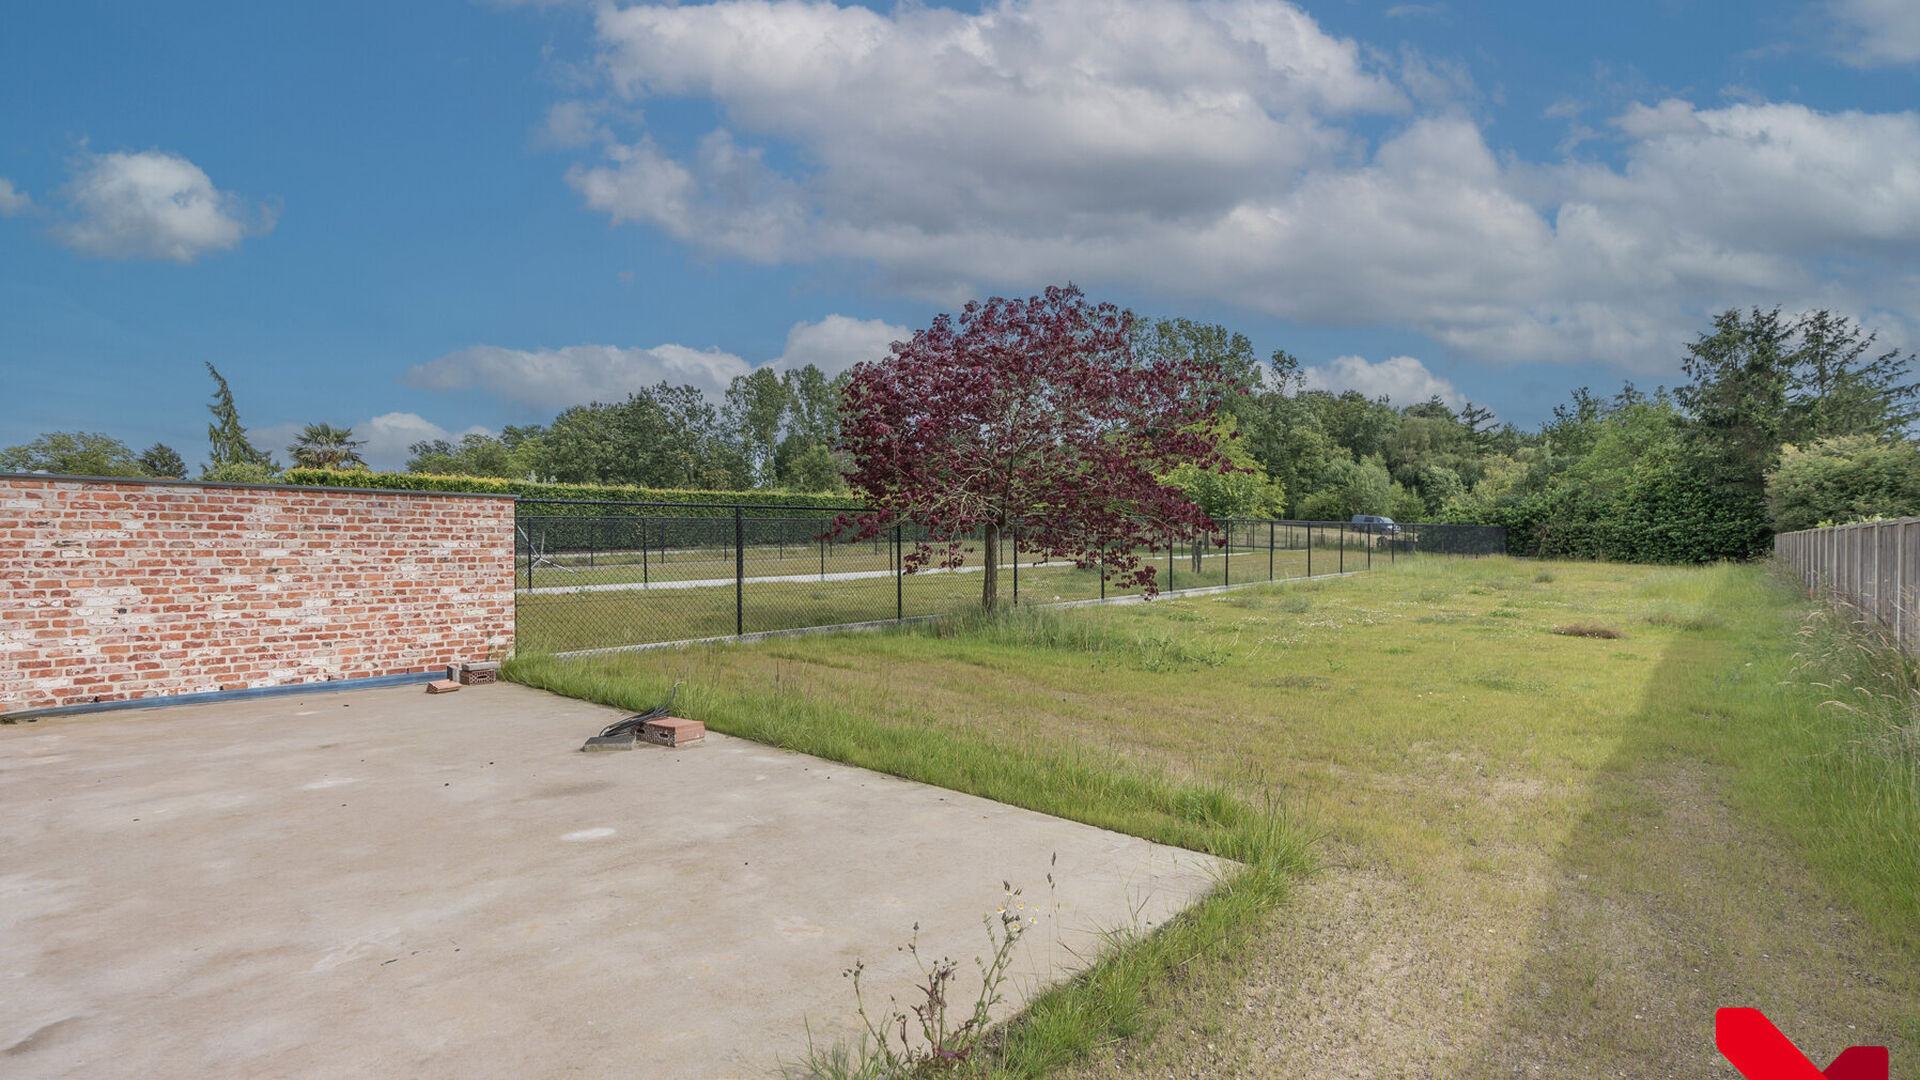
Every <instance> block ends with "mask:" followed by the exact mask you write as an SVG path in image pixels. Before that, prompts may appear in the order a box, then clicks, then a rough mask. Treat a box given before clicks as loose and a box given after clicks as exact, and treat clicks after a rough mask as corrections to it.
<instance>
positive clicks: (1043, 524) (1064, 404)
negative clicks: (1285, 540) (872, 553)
mask: <svg viewBox="0 0 1920 1080" xmlns="http://www.w3.org/2000/svg"><path fill="white" fill-rule="evenodd" d="M1132 330H1133V319H1132V316H1131V315H1130V314H1129V313H1127V312H1124V311H1121V310H1120V309H1119V308H1117V307H1115V306H1113V305H1112V304H1093V303H1090V302H1089V301H1088V300H1087V299H1086V297H1085V296H1084V295H1083V294H1082V293H1081V292H1080V290H1079V289H1077V288H1075V287H1073V286H1071V285H1068V286H1065V287H1050V288H1048V289H1047V290H1046V292H1045V293H1044V294H1042V295H1039V296H1034V297H1030V298H1027V299H1006V298H1002V297H994V298H992V299H989V300H987V301H985V302H973V303H969V304H968V305H967V306H966V308H965V309H964V310H962V311H961V313H960V315H959V317H958V318H957V319H955V318H953V317H951V316H949V315H941V316H939V317H938V318H936V319H934V320H933V323H932V325H930V326H929V327H927V328H926V329H924V330H920V331H917V332H915V334H914V335H913V338H912V340H910V341H905V342H896V343H894V346H893V351H892V353H891V355H889V356H888V357H887V358H886V359H884V360H878V361H872V362H868V363H863V364H860V365H858V366H856V367H855V368H854V369H853V372H852V378H851V380H850V381H849V383H848V385H847V391H846V402H845V409H846V423H845V427H844V429H843V432H842V439H843V443H844V446H845V449H846V451H847V453H848V455H849V457H850V459H851V469H850V471H849V473H848V479H849V481H850V482H851V484H852V486H853V489H854V490H855V491H856V492H858V493H859V494H861V495H862V496H864V497H865V498H866V499H867V500H868V502H869V503H870V505H871V506H872V507H873V508H874V509H873V511H872V512H871V513H868V514H864V515H859V516H857V517H856V518H854V519H852V522H851V523H852V524H854V525H855V526H857V529H858V535H859V536H863V537H864V536H872V535H875V534H877V533H879V532H880V531H882V530H885V529H889V528H892V527H893V526H894V525H896V524H898V523H901V522H912V523H914V524H916V525H918V526H920V527H921V528H923V529H924V530H925V531H926V534H927V536H928V537H929V538H930V541H931V542H929V543H919V544H916V545H915V548H914V550H913V551H912V552H910V553H908V554H907V555H906V556H905V565H906V568H907V569H908V570H909V571H911V570H914V569H918V568H920V567H923V566H926V565H928V564H929V563H930V562H934V561H935V560H936V559H937V560H938V562H939V563H940V564H941V565H943V566H949V567H951V566H957V565H958V564H959V563H960V561H961V559H962V550H963V546H964V545H965V543H966V542H967V539H968V538H969V537H970V536H975V535H977V536H978V538H979V541H980V543H981V546H982V548H983V554H984V561H985V573H984V574H983V575H982V578H983V580H982V584H981V605H982V606H983V607H984V608H986V609H988V610H992V609H993V607H994V605H995V604H996V602H997V599H998V595H997V594H998V579H999V575H998V567H999V561H1000V544H1001V538H1002V537H1003V536H1004V535H1005V534H1006V533H1007V532H1008V531H1009V530H1017V532H1018V534H1019V546H1020V547H1021V548H1024V549H1026V550H1028V551H1032V552H1040V553H1044V555H1045V556H1046V557H1049V558H1061V559H1068V560H1071V561H1073V562H1074V563H1075V564H1077V565H1079V566H1082V567H1089V566H1098V567H1100V569H1101V572H1102V573H1103V574H1104V575H1106V576H1109V577H1113V578H1118V579H1119V580H1122V581H1125V582H1129V583H1132V584H1137V585H1139V586H1141V587H1142V588H1144V589H1147V590H1149V591H1151V590H1152V589H1153V588H1154V582H1155V574H1154V567H1153V566H1152V565H1151V563H1145V564H1143V563H1142V562H1141V560H1140V559H1139V558H1138V557H1137V556H1136V555H1135V554H1134V553H1135V551H1137V550H1138V549H1141V548H1145V549H1147V550H1153V549H1155V548H1156V547H1159V546H1163V545H1164V544H1166V543H1167V542H1168V541H1169V538H1170V537H1171V536H1172V535H1174V534H1176V533H1177V534H1180V535H1186V534H1188V533H1189V532H1191V531H1192V530H1197V529H1208V528H1210V526H1211V522H1210V521H1209V520H1208V519H1207V517H1206V515H1205V513H1204V512H1203V511H1202V510H1201V509H1200V508H1199V507H1198V506H1197V505H1195V504H1194V502H1193V501H1192V500H1191V499H1189V498H1188V497H1187V496H1186V495H1185V494H1184V493H1183V492H1182V491H1181V489H1180V488H1178V487H1176V486H1174V485H1173V484H1170V483H1168V482H1166V481H1165V480H1163V479H1162V478H1163V476H1165V475H1166V474H1167V473H1169V472H1170V471H1171V470H1172V469H1174V468H1175V467H1177V466H1180V465H1182V464H1186V465H1191V466H1193V467H1195V468H1198V469H1202V470H1211V469H1220V468H1225V467H1230V466H1229V465H1228V461H1227V458H1226V456H1225V455H1224V454H1223V453H1222V452H1221V451H1220V449H1219V441H1220V435H1219V431H1218V429H1217V428H1216V427H1215V426H1214V424H1213V423H1212V420H1213V419H1214V418H1215V416H1216V414H1217V413H1218V412H1219V410H1220V407H1221V404H1222V401H1223V400H1224V397H1225V394H1226V392H1227V382H1226V379H1225V376H1226V370H1225V368H1224V367H1223V366H1222V365H1221V364H1220V363H1219V362H1218V361H1216V360H1212V359H1202V358H1198V357H1195V356H1194V355H1193V354H1192V353H1191V352H1183V351H1179V350H1164V351H1158V352H1155V353H1151V354H1145V355H1139V354H1136V353H1135V350H1134V343H1135V342H1134V336H1133V334H1132ZM935 545H939V547H940V548H941V549H942V550H941V551H939V552H938V553H936V551H935Z"/></svg>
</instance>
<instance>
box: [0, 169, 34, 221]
mask: <svg viewBox="0 0 1920 1080" xmlns="http://www.w3.org/2000/svg"><path fill="white" fill-rule="evenodd" d="M32 208H33V200H32V199H29V198H27V193H26V192H24V191H19V190H17V189H15V188H14V186H13V181H11V180H9V179H7V178H6V177H4V176H0V217H12V216H13V215H15V214H18V213H22V212H24V211H27V210H31V209H32Z"/></svg>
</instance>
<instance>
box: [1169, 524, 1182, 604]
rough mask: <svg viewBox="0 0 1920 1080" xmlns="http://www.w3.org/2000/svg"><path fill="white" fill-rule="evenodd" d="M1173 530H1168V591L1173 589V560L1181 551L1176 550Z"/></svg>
mask: <svg viewBox="0 0 1920 1080" xmlns="http://www.w3.org/2000/svg"><path fill="white" fill-rule="evenodd" d="M1174 546H1175V545H1174V542H1173V530H1172V529H1168V530H1167V591H1168V592H1172V591H1173V560H1174V556H1176V555H1178V554H1179V552H1177V551H1175V550H1174Z"/></svg>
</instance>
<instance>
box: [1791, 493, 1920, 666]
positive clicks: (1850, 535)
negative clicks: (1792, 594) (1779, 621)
mask: <svg viewBox="0 0 1920 1080" xmlns="http://www.w3.org/2000/svg"><path fill="white" fill-rule="evenodd" d="M1773 553H1774V557H1775V558H1778V559H1779V560H1781V561H1782V562H1783V563H1785V564H1787V565H1788V566H1791V567H1793V568H1794V570H1795V571H1797V572H1798V573H1799V574H1800V576H1801V578H1802V579H1803V580H1804V581H1805V582H1806V585H1807V588H1808V589H1809V590H1817V591H1820V592H1825V593H1827V594H1829V595H1831V596H1832V597H1833V598H1834V599H1835V600H1837V601H1840V602H1843V603H1846V604H1849V605H1852V606H1853V607H1855V608H1858V609H1859V610H1860V612H1861V614H1862V615H1864V616H1866V617H1868V618H1871V619H1873V620H1875V621H1877V622H1879V623H1880V624H1881V625H1882V626H1885V627H1886V628H1887V629H1889V630H1890V631H1892V633H1893V636H1894V639H1895V640H1896V641H1898V642H1899V643H1900V645H1901V647H1902V648H1904V649H1906V650H1907V651H1908V652H1910V653H1913V654H1915V655H1916V656H1920V599H1917V598H1920V517H1911V518H1901V519H1900V520H1899V521H1869V522H1863V523H1862V524H1859V525H1837V526H1834V527H1832V528H1828V529H1803V530H1801V531H1800V532H1790V533H1780V534H1778V535H1777V536H1775V537H1774V538H1773Z"/></svg>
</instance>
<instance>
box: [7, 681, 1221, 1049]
mask: <svg viewBox="0 0 1920 1080" xmlns="http://www.w3.org/2000/svg"><path fill="white" fill-rule="evenodd" d="M618 715H619V714H618V713H615V712H613V711H611V710H608V709H604V708H600V707H598V706H593V705H588V704H585V703H582V702H576V701H570V700H567V699H565V698H559V697H555V696H552V695H548V694H542V693H539V692H536V691H532V690H528V689H525V688H523V687H517V686H509V685H497V686H471V687H466V688H464V689H463V690H461V691H460V692H459V693H455V694H443V695H437V696H428V695H427V694H424V693H422V692H420V691H419V690H418V689H415V688H406V689H394V690H375V691H362V692H352V693H335V694H313V695H303V696H299V697H290V698H278V699H270V700H266V701H253V702H234V703H225V704H218V705H203V706H183V707H179V708H169V709H152V710H138V711H133V712H121V713H110V714H98V715H90V716H79V717H69V718H62V719H56V720H46V721H42V722H40V723H37V724H31V725H18V726H14V727H7V728H0V987H4V991H3V992H0V998H3V999H4V1001H5V1002H6V1007H5V1008H4V1009H0V1074H4V1075H6V1076H9V1077H90V1078H94V1077H146V1078H153V1077H205V1076H380V1077H397V1076H406V1077H461V1078H470V1077H491V1076H500V1077H549V1076H631V1077H649V1078H651V1077H662V1078H678V1077H688V1078H712V1077H746V1076H765V1075H767V1074H768V1073H770V1072H771V1071H772V1070H773V1069H774V1068H775V1067H776V1065H777V1064H778V1062H779V1060H780V1059H781V1058H782V1057H791V1056H793V1055H795V1054H797V1053H798V1052H799V1050H800V1049H801V1047H802V1045H803V1041H804V1025H805V1024H808V1023H810V1024H811V1025H812V1030H813V1033H814V1036H815V1038H816V1039H817V1040H831V1039H833V1038H835V1037H837V1036H840V1035H842V1034H844V1033H847V1032H850V1031H851V1030H853V1026H852V1025H853V1010H852V1004H853V1003H852V995H851V988H850V987H849V985H848V983H847V980H846V979H844V978H843V977H842V976H841V971H842V970H843V969H845V968H846V967H847V966H849V965H850V964H851V963H852V962H853V961H854V960H855V959H856V958H861V959H864V960H865V961H866V962H867V964H868V966H869V972H870V975H869V978H870V980H871V981H870V982H869V984H868V985H869V986H870V988H872V989H874V990H877V991H879V992H880V996H881V999H882V1000H884V998H885V994H886V993H888V992H892V993H898V994H900V995H902V997H903V998H904V997H905V996H906V995H907V994H908V993H910V991H911V987H912V983H913V979H912V977H911V976H912V975H913V974H914V969H913V967H912V965H911V961H910V960H909V958H908V957H907V956H906V955H905V954H903V953H901V952H900V951H898V947H899V946H900V945H902V944H904V943H905V942H906V941H907V939H908V938H909V937H910V936H911V934H912V927H913V925H914V923H916V922H917V923H919V924H920V928H921V930H920V944H921V950H922V952H923V954H927V955H931V956H934V957H939V956H943V955H951V956H954V957H956V958H958V959H960V960H961V961H962V968H963V972H964V973H968V974H970V973H971V964H970V963H969V961H970V960H971V959H972V958H973V957H974V956H976V955H978V954H979V953H981V952H982V951H984V949H985V947H986V943H987V939H986V936H985V932H984V930H983V928H982V925H981V919H982V917H983V916H984V915H985V914H986V913H988V912H991V911H992V910H993V909H994V908H995V907H996V906H997V904H998V903H999V901H1000V899H1001V882H1002V881H1003V880H1008V881H1012V882H1013V883H1014V884H1016V885H1020V886H1023V887H1024V888H1025V889H1026V892H1027V901H1028V902H1029V903H1035V904H1038V905H1040V906H1041V907H1042V908H1044V909H1047V911H1046V918H1044V919H1043V921H1042V922H1041V923H1040V924H1039V926H1038V929H1037V930H1036V931H1035V932H1033V933H1031V934H1029V935H1028V937H1027V939H1026V940H1025V941H1024V942H1023V943H1022V950H1021V955H1020V958H1019V967H1018V969H1017V973H1016V978H1015V980H1014V985H1013V986H1011V987H1010V989H1011V990H1012V991H1013V993H1012V994H1011V996H1012V997H1013V999H1014V1002H1015V1003H1017V1002H1018V1001H1020V1000H1023V999H1024V998H1025V996H1026V995H1027V993H1029V992H1030V991H1032V990H1033V989H1035V988H1037V987H1038V986H1039V985H1040V984H1041V982H1042V980H1043V979H1044V978H1046V977H1048V976H1052V977H1058V976H1059V975H1061V974H1062V973H1063V972H1064V971H1065V970H1068V969H1069V966H1070V965H1071V964H1072V963H1073V960H1072V957H1073V955H1075V954H1078V955H1083V956H1084V955H1090V954H1091V952H1092V951H1093V947H1094V945H1095V944H1096V940H1095V939H1096V937H1097V931H1099V930H1100V929H1103V928H1112V927H1119V926H1127V925H1133V924H1135V923H1149V924H1150V923H1157V922H1160V921H1163V920H1164V919H1166V918H1167V917H1168V916H1169V915H1170V914H1171V913H1173V912H1175V911H1177V910H1178V909H1179V908H1181V907H1182V906H1183V905H1185V904H1186V903H1188V902H1189V901H1190V900H1192V899H1193V898H1195V897H1196V896H1198V895H1200V894H1202V893H1204V892H1205V891H1206V890H1207V889H1208V888H1210V887H1211V885H1212V882H1213V880H1214V875H1215V874H1216V873H1217V870H1218V864H1217V863H1215V861H1214V860H1211V859H1209V858H1206V857H1204V856H1199V855H1195V854H1193V853H1191V852H1184V851H1179V850H1176V849H1171V848H1165V847H1160V846H1157V845H1153V844H1149V843H1147V842H1145V841H1142V840H1138V839H1135V838H1132V837H1127V836H1121V835H1118V834H1115V833H1110V832H1105V831H1102V830H1099V829H1094V828H1089V827H1087V826H1084V825H1077V824H1073V823H1070V822H1065V821H1060V820H1058V819H1055V818H1049V817H1046V816H1044V815H1040V814H1034V813H1030V812H1027V811H1024V810H1017V809H1013V808H1011V807H1007V806H1003V805H1000V804H998V803H992V802H988V801H985V800H982V799H976V798H972V797H970V796H965V795H960V794H956V793H954V792H950V791H944V790H941V789H938V788H931V787H927V786H924V785H920V784H914V783H909V782H906V781H902V780H897V779H893V778H890V777H886V776H881V775H878V774H875V773H870V772H866V771H863V770H860V769H853V768H848V767H846V766H842V765H834V764H830V763H827V762H823V761H820V760H818V759H814V758H809V757H804V756H801V755H798V754H789V753H783V752H779V751H775V750H769V749H767V748H765V747H762V746H759V745H757V744H755V743H750V742H745V741H742V740H738V739H728V738H725V737H724V736H720V735H710V736H709V737H708V739H707V742H706V744H705V745H702V746H697V747H692V748H688V749H683V750H670V749H666V748H662V747H657V746H642V747H640V748H639V749H638V750H635V751H634V752H632V753H623V754H585V753H581V752H580V749H579V748H580V745H581V743H582V742H583V741H584V740H585V739H586V738H587V736H589V735H592V734H594V733H595V732H596V731H597V730H598V729H599V728H600V727H602V726H604V725H605V724H607V723H608V722H610V721H611V720H612V719H615V718H617V717H618ZM696 719H697V718H696ZM1056 855H1057V856H1058V864H1057V865H1053V866H1051V869H1052V871H1053V874H1054V877H1055V880H1056V881H1057V882H1058V891H1057V893H1056V894H1055V895H1053V896H1052V897H1049V895H1048V890H1047V885H1046V874H1047V872H1048V870H1049V868H1050V862H1051V860H1052V859H1053V858H1054V857H1055V856H1056Z"/></svg>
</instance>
